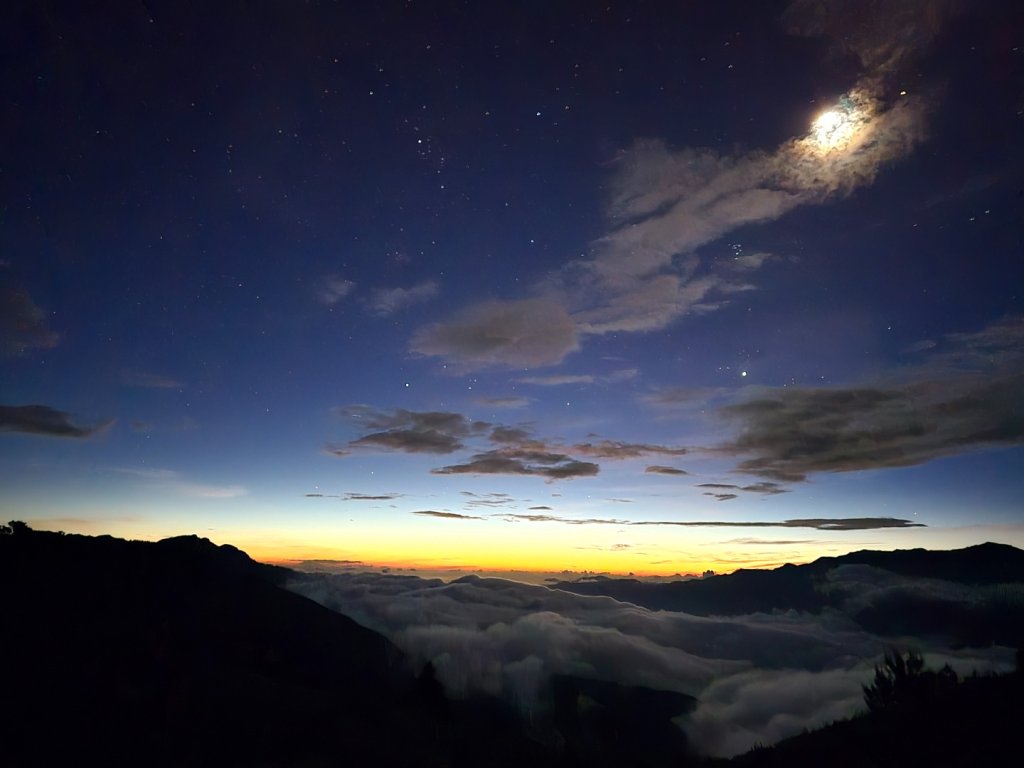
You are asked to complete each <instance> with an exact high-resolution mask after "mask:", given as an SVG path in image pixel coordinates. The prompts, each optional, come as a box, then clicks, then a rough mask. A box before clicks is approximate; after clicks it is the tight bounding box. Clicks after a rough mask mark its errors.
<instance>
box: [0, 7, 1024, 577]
mask: <svg viewBox="0 0 1024 768" xmlns="http://www.w3.org/2000/svg"><path fill="white" fill-rule="evenodd" d="M1021 15H1022V11H1021V8H1020V6H1019V3H1016V2H1011V1H1007V2H994V1H993V2H970V3H967V2H958V1H957V0H931V1H928V2H926V1H925V0H920V1H917V2H915V1H913V0H891V1H888V2H881V1H879V2H871V1H868V0H864V1H863V2H852V1H851V2H844V1H842V0H836V1H835V2H824V1H823V0H819V1H816V2H815V1H810V0H808V1H806V2H805V1H802V0H796V2H791V3H785V2H760V1H758V2H753V1H749V2H714V3H711V2H705V3H697V2H664V3H661V2H634V3H618V2H610V3H548V2H523V3H508V4H503V3H497V4H494V3H476V2H465V3H462V2H443V3H442V2H437V3H432V2H402V3H398V2H389V1H387V0H385V1H382V2H376V3H368V4H363V3H337V4H336V3H328V2H305V3H299V2H284V1H282V2H241V0H236V1H235V2H218V3H211V4H205V3H198V4H190V3H179V2H169V1H165V0H148V1H141V0H140V1H139V2H122V3H118V4H105V5H103V6H102V7H100V6H96V7H92V6H91V4H85V3H81V4H79V3H58V2H28V1H20V0H19V1H16V2H13V3H8V4H6V5H5V10H3V11H2V12H0V59H2V66H0V89H2V98H3V119H2V120H0V147H2V156H0V509H2V511H3V519H4V520H7V519H22V520H25V521H27V522H29V523H30V524H31V525H33V526H35V527H39V528H47V529H61V530H65V531H68V532H72V531H73V532H83V533H93V534H98V533H111V534H114V535H118V536H125V537H129V538H143V539H152V538H159V537H163V536H169V535H177V534H183V533H193V532H194V533H198V534H200V535H203V536H207V537H209V538H211V539H212V540H214V541H217V542H230V543H232V544H235V545H237V546H239V547H241V548H243V549H245V550H246V551H248V552H249V553H250V554H252V555H254V556H256V557H260V558H264V559H273V560H285V561H299V560H311V559H332V560H350V561H360V562H361V563H364V564H371V565H375V566H390V567H392V568H395V567H402V568H408V567H416V568H418V569H419V570H421V571H422V570H432V569H433V570H437V569H444V568H463V569H472V568H476V569H491V570H505V569H515V570H520V571H521V570H536V571H562V570H572V571H582V570H595V571H609V572H615V573H626V572H634V573H636V574H674V573H694V572H697V573H699V572H701V571H702V570H704V569H707V568H712V569H714V570H717V571H729V570H732V569H735V568H737V567H742V566H769V565H776V564H780V563H784V562H805V561H808V560H811V559H813V558H815V557H818V556H820V555H823V554H835V553H842V552H848V551H851V550H856V549H865V548H879V549H892V548H909V547H919V546H922V547H929V548H952V547H960V546H966V545H969V544H974V543H978V542H982V541H1000V542H1005V543H1010V544H1015V545H1017V546H1024V505H1022V502H1024V471H1022V468H1024V301H1022V289H1024V261H1022V256H1024V247H1022V242H1021V235H1022V232H1024V196H1022V181H1021V179H1022V177H1024V52H1022V46H1024V23H1022V19H1021Z"/></svg>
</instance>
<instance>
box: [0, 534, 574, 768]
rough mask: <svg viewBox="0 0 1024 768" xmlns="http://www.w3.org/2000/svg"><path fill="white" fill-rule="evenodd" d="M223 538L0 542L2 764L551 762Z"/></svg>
mask: <svg viewBox="0 0 1024 768" xmlns="http://www.w3.org/2000/svg"><path fill="white" fill-rule="evenodd" d="M284 573H286V572H284V571H282V570H281V569H276V568H273V567H270V566H264V565H259V564H257V563H254V562H253V561H251V560H250V559H249V558H248V557H247V556H246V555H245V554H244V553H242V552H240V551H239V550H237V549H234V548H232V547H228V546H221V547H217V546H215V545H213V544H211V543H210V542H209V541H207V540H205V539H199V538H197V537H181V538H176V539H168V540H165V541H161V542H157V543H147V542H128V541H122V540H118V539H113V538H110V537H99V538H91V537H85V536H72V535H62V534H55V533H40V532H33V531H31V530H28V529H26V528H24V527H22V526H16V529H15V532H14V534H8V535H2V536H0V578H2V583H3V585H4V596H3V607H2V611H3V613H2V615H3V622H2V624H3V631H2V632H0V659H2V660H3V667H2V671H0V675H2V685H0V689H2V699H0V750H2V759H0V762H3V764H4V765H56V764H60V763H62V762H64V761H66V760H73V761H74V762H75V763H76V764H78V763H86V764H104V765H122V764H132V765H217V766H223V765H243V764H244V765H311V766H312V765H381V766H390V765H396V766H397V765H410V766H411V765H417V766H430V765H484V764H488V765H522V764H531V765H535V766H543V765H549V764H553V759H554V758H553V756H552V754H551V753H550V749H549V748H547V747H544V746H542V745H540V744H537V743H535V742H533V741H531V740H529V739H526V738H525V737H524V736H523V729H522V728H521V727H520V723H519V722H518V720H517V719H516V718H515V717H514V716H513V715H512V714H511V713H510V712H507V711H506V710H504V709H502V707H501V706H500V705H499V704H497V703H496V702H491V703H490V704H489V705H488V706H480V707H475V708H474V709H473V710H472V712H471V713H467V712H465V711H459V710H458V709H453V708H452V707H450V706H449V705H448V704H447V703H446V702H445V701H444V697H443V694H442V693H441V691H440V689H439V687H438V686H437V684H436V683H435V682H433V681H432V680H431V679H429V676H428V677H426V678H424V677H421V678H419V679H417V678H415V677H414V676H413V674H412V671H411V670H410V669H409V668H408V667H407V665H406V662H405V660H404V658H403V657H402V655H401V654H400V653H399V652H398V651H397V649H396V648H395V647H394V646H393V645H392V644H391V643H390V642H389V641H387V640H386V639H384V638H383V637H382V636H380V635H378V634H376V633H374V632H372V631H370V630H368V629H365V628H363V627H361V626H359V625H357V624H356V623H355V622H353V621H351V620H350V619H348V618H347V617H345V616H342V615H340V614H337V613H334V612H332V611H329V610H327V609H325V608H323V607H321V606H319V605H317V604H315V603H313V602H311V601H309V600H307V599H305V598H302V597H300V596H298V595H294V594H292V593H289V592H286V591H284V590H283V589H281V588H280V587H279V586H278V583H279V582H280V581H281V579H282V577H283V574H284Z"/></svg>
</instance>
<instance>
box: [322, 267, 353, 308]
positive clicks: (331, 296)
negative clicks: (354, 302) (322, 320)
mask: <svg viewBox="0 0 1024 768" xmlns="http://www.w3.org/2000/svg"><path fill="white" fill-rule="evenodd" d="M355 287H356V284H355V283H354V282H352V281H351V280H346V279H345V278H344V277H342V276H341V275H327V276H326V277H324V278H323V279H322V280H321V281H320V284H319V285H317V287H316V297H317V300H318V301H319V302H320V303H321V304H326V305H327V306H333V305H334V304H337V303H338V302H339V301H341V300H342V299H344V298H345V297H346V296H348V295H349V294H350V293H352V291H354V290H355Z"/></svg>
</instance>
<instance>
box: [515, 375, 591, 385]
mask: <svg viewBox="0 0 1024 768" xmlns="http://www.w3.org/2000/svg"><path fill="white" fill-rule="evenodd" d="M516 381H518V382H519V383H521V384H534V385H536V386H539V387H560V386H564V385H566V384H593V383H594V377H593V376H591V375H589V374H579V375H575V376H569V375H563V376H559V375H551V376H521V377H520V378H518V379H516Z"/></svg>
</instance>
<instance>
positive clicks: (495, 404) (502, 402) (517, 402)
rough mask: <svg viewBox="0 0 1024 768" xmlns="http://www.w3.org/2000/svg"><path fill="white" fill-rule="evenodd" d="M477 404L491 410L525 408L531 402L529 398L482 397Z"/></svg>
mask: <svg viewBox="0 0 1024 768" xmlns="http://www.w3.org/2000/svg"><path fill="white" fill-rule="evenodd" d="M476 402H477V403H479V404H480V405H484V406H490V407H491V408H525V407H526V406H528V405H529V404H530V402H531V400H530V398H528V397H480V398H477V401H476Z"/></svg>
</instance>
